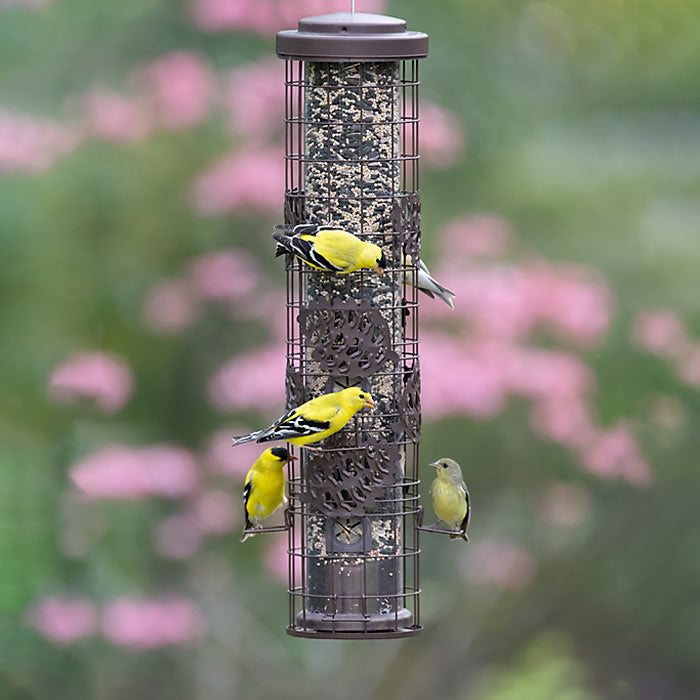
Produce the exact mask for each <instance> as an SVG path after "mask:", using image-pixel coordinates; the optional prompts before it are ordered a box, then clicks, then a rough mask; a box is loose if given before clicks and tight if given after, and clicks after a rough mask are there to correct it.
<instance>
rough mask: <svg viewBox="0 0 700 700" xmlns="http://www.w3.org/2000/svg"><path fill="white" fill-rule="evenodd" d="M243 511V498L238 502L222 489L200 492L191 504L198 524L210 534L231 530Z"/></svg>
mask: <svg viewBox="0 0 700 700" xmlns="http://www.w3.org/2000/svg"><path fill="white" fill-rule="evenodd" d="M233 449H234V448H231V450H232V451H233ZM242 512H243V501H242V499H241V501H240V504H236V503H234V501H233V498H232V497H231V495H230V494H229V493H227V492H226V491H222V490H220V489H215V490H212V491H206V492H204V493H202V494H200V495H199V496H197V498H196V499H195V501H194V503H192V505H191V513H192V517H193V518H194V520H195V522H196V523H197V526H198V527H199V529H200V530H201V531H202V532H206V533H208V534H216V535H219V534H222V533H225V532H230V531H231V530H232V529H233V528H234V527H235V526H236V525H237V524H238V522H240V520H241V515H240V514H241V513H242Z"/></svg>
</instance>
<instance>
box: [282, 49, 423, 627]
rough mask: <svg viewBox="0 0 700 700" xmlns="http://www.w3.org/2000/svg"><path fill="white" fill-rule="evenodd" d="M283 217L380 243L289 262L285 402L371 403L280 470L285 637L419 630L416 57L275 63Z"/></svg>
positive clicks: (418, 214) (302, 451) (296, 222)
mask: <svg viewBox="0 0 700 700" xmlns="http://www.w3.org/2000/svg"><path fill="white" fill-rule="evenodd" d="M285 85H286V100H285V102H286V118H285V145H286V148H285V153H286V155H285V158H286V197H285V223H286V224H288V225H296V224H299V223H317V224H321V225H335V226H338V227H342V228H344V229H346V230H348V231H350V232H352V233H354V234H355V235H357V236H358V237H360V238H363V239H366V240H369V241H370V242H372V243H376V244H378V245H380V246H381V247H382V249H383V251H384V253H385V255H386V258H387V260H388V267H387V268H386V270H385V273H384V275H383V276H382V277H381V278H379V277H378V276H377V275H375V273H374V272H372V271H368V270H361V271H358V272H356V273H353V274H352V275H348V276H340V275H331V274H328V273H324V272H320V271H318V270H314V269H312V268H310V267H308V266H306V265H304V264H303V263H301V262H300V261H298V260H295V259H292V258H288V260H287V402H288V406H290V407H291V406H292V405H299V403H301V402H303V401H306V400H308V399H311V398H314V397H315V396H318V395H321V394H323V393H327V392H329V391H335V390H338V389H340V388H344V387H346V386H352V385H359V386H361V387H362V388H363V389H364V390H367V391H370V392H371V393H372V396H373V398H374V400H375V402H376V404H377V408H376V409H375V410H373V411H371V412H370V413H367V412H365V411H363V412H361V413H359V414H357V415H356V416H355V418H354V419H353V420H352V421H351V422H350V423H349V424H348V425H347V426H346V427H345V428H344V429H343V430H341V431H340V432H339V433H337V434H336V435H334V436H332V437H331V438H329V439H327V440H326V441H325V443H324V449H323V452H322V453H314V454H310V453H308V452H307V451H305V450H301V460H300V461H299V462H296V463H292V464H290V479H289V490H290V503H289V510H288V523H289V627H288V632H289V633H290V634H294V635H299V636H315V637H336V638H337V637H343V636H349V637H357V636H358V635H362V634H366V635H372V636H374V637H394V636H405V635H410V634H415V633H417V632H418V631H419V630H420V629H421V628H420V602H419V594H420V587H419V552H420V549H419V542H418V531H417V529H416V521H417V518H418V516H419V511H420V505H419V501H418V499H419V497H418V476H417V475H418V443H419V439H420V400H419V396H420V371H419V359H418V318H417V315H418V299H417V290H416V288H415V287H414V286H413V285H412V284H411V280H412V279H414V278H415V275H416V268H415V261H416V260H417V257H418V254H419V247H420V200H419V195H418V184H419V183H418V61H417V60H413V61H405V62H393V61H391V62H376V63H353V62H345V63H325V62H303V61H298V60H287V61H286V80H285Z"/></svg>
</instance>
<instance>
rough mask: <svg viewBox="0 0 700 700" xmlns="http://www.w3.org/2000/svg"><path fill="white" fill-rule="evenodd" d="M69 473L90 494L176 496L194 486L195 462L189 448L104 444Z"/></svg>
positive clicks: (76, 483) (130, 496) (98, 495)
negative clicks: (104, 445)
mask: <svg viewBox="0 0 700 700" xmlns="http://www.w3.org/2000/svg"><path fill="white" fill-rule="evenodd" d="M70 476H71V479H72V481H73V483H74V484H75V485H76V486H77V488H78V489H80V490H81V491H82V492H83V493H85V494H86V495H87V496H90V497H91V498H104V499H119V500H132V499H139V498H145V497H147V496H151V495H160V496H165V497H167V498H178V497H181V496H184V495H185V494H187V493H189V492H190V491H192V489H193V488H194V487H195V486H196V484H197V465H196V462H195V460H194V457H193V456H192V454H191V453H190V452H188V451H187V450H185V449H182V448H180V447H175V446H172V445H165V444H163V445H152V446H148V447H127V446H125V445H107V446H106V447H103V448H101V449H100V450H98V451H97V452H94V453H93V454H91V455H88V456H87V457H85V458H84V459H83V460H81V461H80V462H79V463H78V464H76V465H75V466H74V467H73V468H72V469H71V471H70Z"/></svg>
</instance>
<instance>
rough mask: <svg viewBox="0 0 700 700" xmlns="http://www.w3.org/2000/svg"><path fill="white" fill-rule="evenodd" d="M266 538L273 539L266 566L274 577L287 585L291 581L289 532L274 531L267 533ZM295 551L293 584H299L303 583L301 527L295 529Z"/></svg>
mask: <svg viewBox="0 0 700 700" xmlns="http://www.w3.org/2000/svg"><path fill="white" fill-rule="evenodd" d="M265 539H266V540H268V539H272V544H271V546H270V547H268V549H267V551H266V552H265V559H264V562H265V568H266V569H267V570H268V571H269V572H270V573H271V574H272V577H273V578H274V579H276V580H277V581H278V582H279V583H281V584H283V585H284V586H286V585H287V584H288V582H289V554H288V549H289V533H287V532H280V533H272V534H270V535H265ZM294 551H295V554H294V556H293V558H292V561H293V564H292V571H293V574H294V581H293V584H294V585H295V586H298V585H300V584H301V556H300V555H301V531H300V529H299V528H297V529H296V530H295V531H294Z"/></svg>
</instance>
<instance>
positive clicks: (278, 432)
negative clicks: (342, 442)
mask: <svg viewBox="0 0 700 700" xmlns="http://www.w3.org/2000/svg"><path fill="white" fill-rule="evenodd" d="M296 410H297V409H295V408H294V409H292V410H291V411H288V412H287V413H286V414H285V415H284V416H282V418H280V419H279V420H278V421H277V422H276V423H275V424H274V425H272V426H270V427H269V428H268V429H267V430H266V431H265V433H264V434H263V435H261V436H260V437H259V438H258V440H257V441H258V442H270V441H272V440H290V439H291V438H298V437H306V436H307V435H313V434H314V433H321V432H323V431H324V430H328V428H330V427H331V423H330V421H327V420H311V419H310V418H304V416H302V415H294V414H295V413H296Z"/></svg>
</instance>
